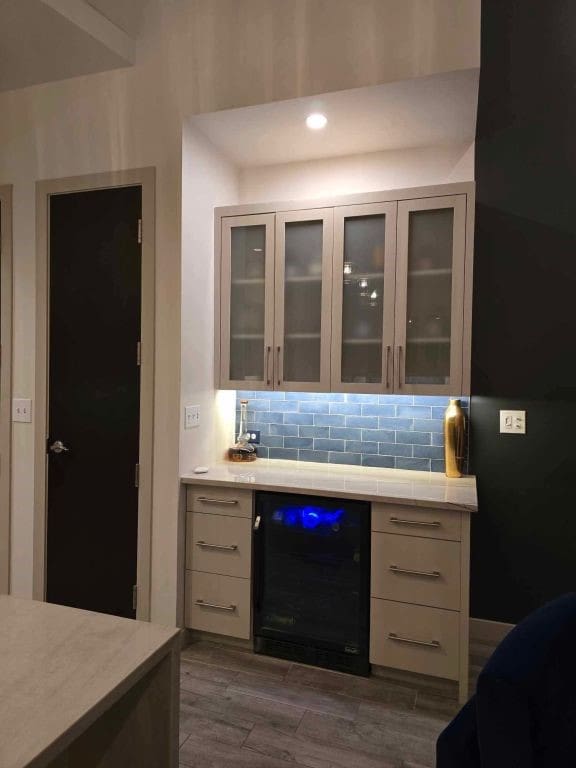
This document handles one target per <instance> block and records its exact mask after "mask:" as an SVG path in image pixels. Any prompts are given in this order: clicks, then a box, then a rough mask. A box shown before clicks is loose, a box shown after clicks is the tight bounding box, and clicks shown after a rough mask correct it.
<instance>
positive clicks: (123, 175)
mask: <svg viewBox="0 0 576 768" xmlns="http://www.w3.org/2000/svg"><path fill="white" fill-rule="evenodd" d="M155 185H156V170H155V168H153V167H150V168H138V169H131V170H123V171H111V172H107V173H98V174H92V175H89V176H73V177H69V178H64V179H50V180H46V181H38V182H37V183H36V404H35V409H36V418H35V449H34V554H33V571H32V589H33V597H34V598H35V599H36V600H45V599H46V533H47V524H46V523H47V467H48V464H47V455H46V440H47V439H48V370H49V368H48V346H49V335H48V334H49V314H48V313H49V296H50V293H49V258H50V254H49V248H50V245H49V243H50V239H49V238H50V222H49V200H50V197H51V195H60V194H69V193H74V192H90V191H96V190H102V189H113V188H116V187H141V188H142V285H141V289H142V312H141V327H142V333H141V367H140V482H139V487H138V544H137V547H138V552H137V580H136V581H137V611H136V618H137V619H140V620H141V621H149V620H150V576H151V550H152V491H153V488H152V482H153V480H152V472H153V461H154V454H153V441H154V357H155V344H154V342H155V339H154V328H155V322H154V313H155V309H154V307H155V243H156V236H155ZM134 356H135V358H136V350H134ZM95 481H97V478H95ZM87 492H89V489H87Z"/></svg>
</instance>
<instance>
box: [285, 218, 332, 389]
mask: <svg viewBox="0 0 576 768" xmlns="http://www.w3.org/2000/svg"><path fill="white" fill-rule="evenodd" d="M284 226H285V230H284V358H283V363H284V367H283V379H284V381H294V382H318V381H320V367H321V366H320V362H321V332H322V252H323V226H324V224H323V221H322V220H319V221H289V222H286V223H285V225H284ZM326 289H327V287H326V286H325V290H326Z"/></svg>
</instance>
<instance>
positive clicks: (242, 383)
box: [220, 213, 274, 389]
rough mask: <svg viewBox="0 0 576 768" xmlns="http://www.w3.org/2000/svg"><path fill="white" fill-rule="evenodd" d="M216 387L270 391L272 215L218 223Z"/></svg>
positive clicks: (239, 217) (226, 220)
mask: <svg viewBox="0 0 576 768" xmlns="http://www.w3.org/2000/svg"><path fill="white" fill-rule="evenodd" d="M221 253H222V257H221V263H220V307H221V310H220V339H221V341H220V386H221V387H222V388H227V389H272V386H273V385H272V344H273V339H274V332H273V325H274V214H273V213H272V214H265V215H261V216H256V215H255V216H230V217H226V218H223V219H222V250H221Z"/></svg>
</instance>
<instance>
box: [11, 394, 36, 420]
mask: <svg viewBox="0 0 576 768" xmlns="http://www.w3.org/2000/svg"><path fill="white" fill-rule="evenodd" d="M12 421H15V422H21V423H23V424H30V423H31V422H32V400H24V399H22V398H14V400H12Z"/></svg>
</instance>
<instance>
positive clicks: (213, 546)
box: [196, 541, 238, 552]
mask: <svg viewBox="0 0 576 768" xmlns="http://www.w3.org/2000/svg"><path fill="white" fill-rule="evenodd" d="M196 546H197V547H204V548H205V549H225V550H227V551H229V552H235V551H236V550H237V549H238V544H209V543H208V542H207V541H197V542H196Z"/></svg>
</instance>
